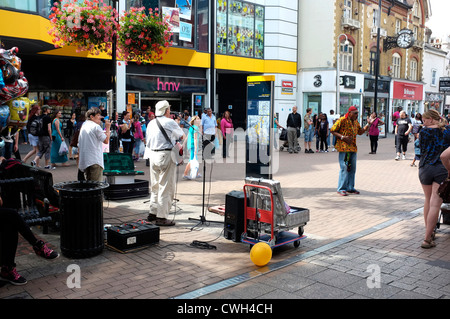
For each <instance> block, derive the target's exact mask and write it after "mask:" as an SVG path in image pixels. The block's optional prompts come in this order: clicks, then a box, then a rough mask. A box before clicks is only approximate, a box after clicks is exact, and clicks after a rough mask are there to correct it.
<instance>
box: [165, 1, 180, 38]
mask: <svg viewBox="0 0 450 319" xmlns="http://www.w3.org/2000/svg"><path fill="white" fill-rule="evenodd" d="M162 14H163V17H164V18H166V19H167V23H168V24H169V25H170V31H171V32H172V33H179V32H180V9H179V8H171V7H162Z"/></svg>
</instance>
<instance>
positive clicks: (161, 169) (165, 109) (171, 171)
mask: <svg viewBox="0 0 450 319" xmlns="http://www.w3.org/2000/svg"><path fill="white" fill-rule="evenodd" d="M155 116H156V118H155V119H154V120H152V121H150V122H149V123H148V127H147V133H146V134H147V136H148V140H147V146H146V147H147V148H148V149H149V153H150V155H149V158H150V182H151V195H150V212H149V215H148V217H147V219H148V220H149V221H155V225H157V226H173V225H175V222H173V221H170V220H168V219H167V218H168V217H169V212H170V208H171V206H172V202H173V199H174V197H175V174H176V163H175V160H174V158H172V148H173V147H174V145H175V141H177V140H180V139H182V138H183V137H184V132H183V130H182V129H181V127H180V126H179V125H178V124H177V122H175V121H174V120H173V119H172V118H171V116H170V104H169V102H167V101H159V102H158V103H156V106H155ZM158 123H159V124H160V125H161V128H160V127H159V125H158ZM163 130H164V131H165V132H166V134H167V138H166V137H165V136H164V133H163ZM168 139H169V140H170V141H169V140H168Z"/></svg>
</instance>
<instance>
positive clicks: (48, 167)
mask: <svg viewBox="0 0 450 319" xmlns="http://www.w3.org/2000/svg"><path fill="white" fill-rule="evenodd" d="M44 168H45V169H56V167H55V166H51V165H47V166H45V167H44Z"/></svg>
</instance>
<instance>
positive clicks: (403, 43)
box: [397, 29, 414, 49]
mask: <svg viewBox="0 0 450 319" xmlns="http://www.w3.org/2000/svg"><path fill="white" fill-rule="evenodd" d="M413 44H414V34H413V32H412V31H411V30H409V29H403V30H400V31H399V32H398V36H397V45H398V46H399V47H400V48H402V49H409V48H410V47H412V46H413Z"/></svg>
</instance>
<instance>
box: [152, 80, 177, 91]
mask: <svg viewBox="0 0 450 319" xmlns="http://www.w3.org/2000/svg"><path fill="white" fill-rule="evenodd" d="M179 89H180V82H164V81H161V80H160V78H158V80H157V90H158V91H174V92H178V90H179Z"/></svg>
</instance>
